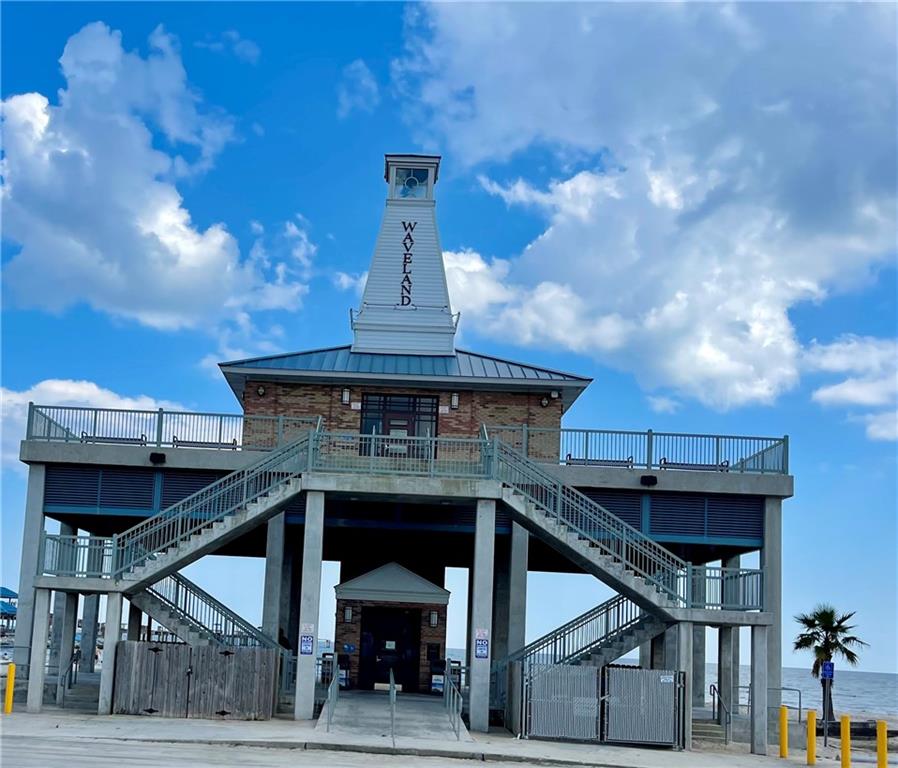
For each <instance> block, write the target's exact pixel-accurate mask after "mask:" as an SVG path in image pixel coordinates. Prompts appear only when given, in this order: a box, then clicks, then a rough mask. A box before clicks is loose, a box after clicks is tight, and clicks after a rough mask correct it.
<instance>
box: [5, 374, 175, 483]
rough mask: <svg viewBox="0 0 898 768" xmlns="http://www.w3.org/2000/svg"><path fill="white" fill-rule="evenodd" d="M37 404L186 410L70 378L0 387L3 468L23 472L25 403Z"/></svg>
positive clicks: (149, 398) (164, 402) (169, 402)
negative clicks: (20, 387) (22, 387)
mask: <svg viewBox="0 0 898 768" xmlns="http://www.w3.org/2000/svg"><path fill="white" fill-rule="evenodd" d="M30 402H33V403H37V404H38V405H68V406H85V407H95V408H123V409H126V410H131V409H133V410H155V409H157V408H166V409H169V410H175V411H178V410H180V411H183V410H187V409H186V408H184V406H183V405H181V404H180V403H176V402H173V401H171V400H157V399H155V398H152V397H149V396H147V395H135V396H129V395H120V394H118V393H117V392H113V391H112V390H110V389H106V388H104V387H101V386H100V385H98V384H96V383H94V382H92V381H76V380H72V379H44V380H43V381H39V382H38V383H37V384H35V385H33V386H32V387H29V388H28V389H25V390H21V391H17V390H12V389H7V388H6V387H2V388H0V426H2V433H3V438H2V445H0V450H2V456H0V459H2V463H3V467H4V468H6V469H18V470H20V471H22V472H24V471H25V465H24V464H21V463H20V462H19V442H20V441H21V440H24V439H25V428H26V422H27V419H28V403H30Z"/></svg>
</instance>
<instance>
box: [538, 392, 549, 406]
mask: <svg viewBox="0 0 898 768" xmlns="http://www.w3.org/2000/svg"><path fill="white" fill-rule="evenodd" d="M539 404H540V405H541V406H542V407H543V408H545V407H546V406H547V405H548V404H549V398H548V397H546V396H545V395H543V399H542V400H540V401H539Z"/></svg>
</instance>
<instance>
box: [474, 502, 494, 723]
mask: <svg viewBox="0 0 898 768" xmlns="http://www.w3.org/2000/svg"><path fill="white" fill-rule="evenodd" d="M495 546H496V502H495V501H494V500H493V499H479V500H478V501H477V524H476V528H475V529H474V568H473V572H474V578H473V582H474V589H473V593H474V594H473V606H472V608H471V624H472V625H473V626H472V627H471V629H470V634H469V635H468V647H469V648H471V649H472V650H471V662H470V663H471V666H470V667H469V671H468V677H469V679H470V699H469V702H470V703H469V717H470V722H471V730H472V731H480V732H482V733H486V732H487V731H488V730H489V725H490V663H491V653H490V651H491V645H492V627H491V624H492V617H493V560H494V555H495ZM478 640H480V646H481V649H483V651H484V655H483V657H479V656H478V648H477V646H478V643H477V641H478ZM484 640H485V641H486V643H485V647H484V642H483V641H484Z"/></svg>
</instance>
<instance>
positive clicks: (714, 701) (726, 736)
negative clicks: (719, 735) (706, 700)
mask: <svg viewBox="0 0 898 768" xmlns="http://www.w3.org/2000/svg"><path fill="white" fill-rule="evenodd" d="M708 692H709V693H710V694H711V719H712V720H714V721H718V712H717V707H718V704H719V705H720V708H721V709H723V712H724V719H723V743H724V744H729V743H730V727H731V724H732V722H733V717H732V715H731V714H730V708H729V707H728V706H727V705H726V702H725V701H724V700H723V696H721V695H720V689H719V688H718V687H717V684H716V683H711V685H710V687H709V688H708Z"/></svg>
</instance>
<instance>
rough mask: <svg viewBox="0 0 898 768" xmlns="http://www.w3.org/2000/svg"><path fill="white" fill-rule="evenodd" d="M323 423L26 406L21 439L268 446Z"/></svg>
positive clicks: (254, 448)
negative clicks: (23, 436)
mask: <svg viewBox="0 0 898 768" xmlns="http://www.w3.org/2000/svg"><path fill="white" fill-rule="evenodd" d="M320 423H321V419H320V417H316V416H245V415H243V414H234V413H193V412H189V411H166V410H164V409H162V408H159V409H158V410H154V411H150V410H146V411H141V410H123V409H119V408H79V407H74V406H60V405H34V404H33V403H31V404H29V406H28V423H27V427H26V433H25V439H26V440H36V441H44V442H63V443H105V444H113V445H145V446H154V447H157V448H207V449H213V450H232V451H238V450H244V451H269V450H272V449H273V448H276V447H277V446H279V445H284V444H285V443H289V442H291V441H293V440H296V439H297V438H298V437H299V436H300V435H303V434H305V433H306V432H308V431H309V430H310V429H318V428H319V426H320Z"/></svg>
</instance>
